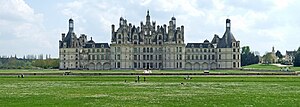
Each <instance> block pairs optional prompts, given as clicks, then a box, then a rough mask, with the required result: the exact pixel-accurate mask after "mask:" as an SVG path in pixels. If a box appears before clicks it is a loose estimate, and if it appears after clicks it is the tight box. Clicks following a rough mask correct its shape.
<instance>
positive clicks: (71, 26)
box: [69, 19, 74, 32]
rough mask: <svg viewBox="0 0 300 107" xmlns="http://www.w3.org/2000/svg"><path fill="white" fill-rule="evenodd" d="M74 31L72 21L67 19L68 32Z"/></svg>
mask: <svg viewBox="0 0 300 107" xmlns="http://www.w3.org/2000/svg"><path fill="white" fill-rule="evenodd" d="M73 30H74V21H73V19H69V31H70V32H72V31H73Z"/></svg>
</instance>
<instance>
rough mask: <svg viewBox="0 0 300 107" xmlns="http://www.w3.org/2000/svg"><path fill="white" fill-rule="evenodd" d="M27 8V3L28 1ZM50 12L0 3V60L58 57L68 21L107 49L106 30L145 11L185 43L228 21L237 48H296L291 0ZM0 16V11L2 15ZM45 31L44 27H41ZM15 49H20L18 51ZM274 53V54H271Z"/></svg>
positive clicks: (98, 0) (89, 6)
mask: <svg viewBox="0 0 300 107" xmlns="http://www.w3.org/2000/svg"><path fill="white" fill-rule="evenodd" d="M28 2H32V1H28ZM47 2H49V1H45V4H43V5H42V6H43V7H44V6H48V5H49V7H51V6H50V5H55V6H56V8H54V10H49V9H53V8H49V9H45V10H44V11H43V9H40V7H39V6H40V5H41V4H38V5H39V6H33V7H34V8H33V7H31V6H30V5H28V4H27V3H26V2H24V1H23V0H9V1H6V0H3V1H0V10H1V11H0V51H1V53H0V54H7V55H10V54H14V53H17V54H33V53H34V54H38V53H51V54H53V55H52V56H57V55H58V52H57V50H58V45H57V44H58V40H59V39H60V33H63V32H64V33H66V32H67V30H68V28H67V26H68V25H67V21H68V18H73V19H74V20H75V31H76V33H77V34H78V35H79V34H82V33H85V34H87V35H88V36H93V39H95V41H97V42H107V43H110V39H111V33H110V32H111V25H112V24H115V25H116V27H118V25H119V18H120V17H123V18H125V19H127V21H128V23H132V24H133V25H136V26H139V25H140V22H141V21H145V16H146V11H147V10H148V9H149V10H150V16H151V20H152V21H156V23H157V24H158V25H163V24H168V21H169V20H170V18H171V17H172V16H173V15H174V16H175V17H176V19H177V20H176V21H177V22H176V24H177V26H181V25H184V26H185V42H186V43H188V42H203V41H204V40H205V39H208V40H211V39H212V38H213V35H214V34H218V35H219V36H223V33H224V31H225V20H226V18H230V19H231V22H232V33H233V34H234V36H235V38H236V39H237V40H240V41H241V44H242V45H243V46H245V45H248V46H250V48H251V50H255V51H259V52H260V53H264V52H265V51H267V50H269V49H270V48H271V47H272V46H275V48H276V49H279V50H281V51H285V50H293V49H296V48H298V46H299V42H300V41H299V40H297V39H295V35H298V34H299V33H300V31H299V30H298V29H299V24H298V23H300V15H299V14H297V13H296V12H297V11H296V10H299V5H300V2H299V1H297V0H259V1H252V0H129V1H119V0H111V1H102V0H74V1H59V2H57V1H54V3H52V4H51V3H47ZM2 10H3V11H2ZM58 16H59V17H58ZM45 25H47V26H45ZM49 26H51V27H49ZM20 44H21V45H20ZM277 47H278V48H277Z"/></svg>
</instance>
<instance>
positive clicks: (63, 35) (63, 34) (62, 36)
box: [61, 33, 66, 41]
mask: <svg viewBox="0 0 300 107" xmlns="http://www.w3.org/2000/svg"><path fill="white" fill-rule="evenodd" d="M65 37H66V34H65V33H62V34H61V40H62V41H64V40H65Z"/></svg>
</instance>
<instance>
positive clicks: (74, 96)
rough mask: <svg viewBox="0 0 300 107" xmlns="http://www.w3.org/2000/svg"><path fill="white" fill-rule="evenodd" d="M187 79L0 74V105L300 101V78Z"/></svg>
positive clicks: (278, 103) (291, 103)
mask: <svg viewBox="0 0 300 107" xmlns="http://www.w3.org/2000/svg"><path fill="white" fill-rule="evenodd" d="M183 78H184V77H180V76H179V77H167V76H166V77H146V82H144V81H143V77H142V78H141V80H142V81H141V82H134V81H135V79H136V77H134V76H123V77H116V76H99V77H93V76H92V77H77V76H60V77H56V76H49V77H47V76H43V77H38V76H33V77H25V78H16V77H5V76H0V87H1V88H0V106H4V107H16V106H28V107H32V106H69V107H74V106H76V107H82V106H86V107H92V106H105V107H111V106H127V107H133V106H154V107H156V106H163V107H165V106H197V107H199V106H228V107H233V106H263V107H264V106H269V107H274V106H288V107H292V106H299V105H300V91H299V90H300V77H206V76H202V77H193V78H192V79H191V80H184V79H183ZM125 80H126V81H127V82H125ZM181 83H183V84H181Z"/></svg>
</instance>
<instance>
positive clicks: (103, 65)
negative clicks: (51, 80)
mask: <svg viewBox="0 0 300 107" xmlns="http://www.w3.org/2000/svg"><path fill="white" fill-rule="evenodd" d="M59 58H60V69H89V70H108V69H177V70H183V69H187V70H208V69H238V68H240V65H241V59H240V41H237V40H236V39H235V38H234V36H233V34H232V33H231V22H230V19H226V31H225V33H224V35H223V36H222V38H220V37H219V36H218V35H214V37H213V39H212V41H211V42H210V41H208V40H205V41H204V42H203V43H187V44H185V41H184V26H183V25H182V26H180V27H177V26H176V18H175V17H172V18H171V20H170V21H169V24H168V25H166V24H164V25H156V22H154V21H152V22H151V19H150V15H149V11H147V15H146V22H145V23H144V22H141V23H140V26H135V25H132V24H131V23H127V20H126V19H124V18H122V17H121V18H120V21H119V26H118V28H116V26H115V25H112V26H111V44H108V43H96V42H94V41H93V39H92V38H91V39H90V40H87V35H85V34H81V35H80V36H79V37H77V35H76V34H75V33H74V21H73V20H72V19H70V20H69V31H68V33H67V34H65V33H62V40H60V41H59Z"/></svg>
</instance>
